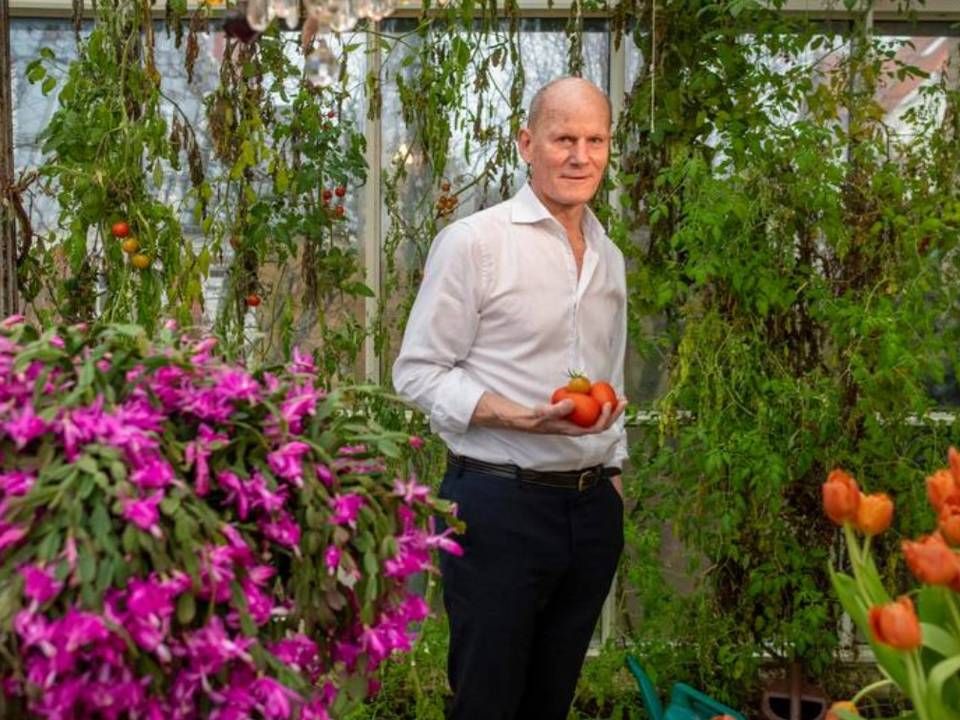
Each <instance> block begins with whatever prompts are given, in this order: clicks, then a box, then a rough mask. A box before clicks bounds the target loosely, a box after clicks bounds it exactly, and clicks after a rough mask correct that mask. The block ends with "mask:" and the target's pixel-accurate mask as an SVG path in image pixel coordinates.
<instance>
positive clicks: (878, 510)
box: [856, 493, 893, 535]
mask: <svg viewBox="0 0 960 720" xmlns="http://www.w3.org/2000/svg"><path fill="white" fill-rule="evenodd" d="M891 520H893V500H891V499H890V496H889V495H887V494H886V493H874V494H873V495H861V496H860V504H859V505H858V506H857V519H856V526H857V530H859V531H860V532H862V533H863V534H864V535H879V534H880V533H882V532H883V531H884V530H886V529H887V528H888V527H890V521H891Z"/></svg>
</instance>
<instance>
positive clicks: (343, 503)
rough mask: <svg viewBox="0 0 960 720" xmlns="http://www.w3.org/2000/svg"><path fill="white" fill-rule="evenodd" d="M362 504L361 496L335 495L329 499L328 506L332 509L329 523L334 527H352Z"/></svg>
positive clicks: (355, 494) (350, 494)
mask: <svg viewBox="0 0 960 720" xmlns="http://www.w3.org/2000/svg"><path fill="white" fill-rule="evenodd" d="M364 502H365V500H364V498H363V495H359V494H357V493H347V494H346V495H335V496H334V497H332V498H330V506H331V507H332V508H333V515H331V516H330V522H331V523H333V524H335V525H351V526H352V525H354V524H355V523H356V520H357V513H359V512H360V508H361V507H363V504H364Z"/></svg>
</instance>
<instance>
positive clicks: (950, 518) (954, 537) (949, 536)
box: [937, 498, 960, 545]
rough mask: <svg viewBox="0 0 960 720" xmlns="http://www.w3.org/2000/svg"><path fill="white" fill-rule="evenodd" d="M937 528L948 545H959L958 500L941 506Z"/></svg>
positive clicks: (959, 501)
mask: <svg viewBox="0 0 960 720" xmlns="http://www.w3.org/2000/svg"><path fill="white" fill-rule="evenodd" d="M937 526H938V527H939V529H940V534H941V535H943V537H944V539H945V540H946V541H947V542H948V543H950V544H951V545H960V498H952V499H951V500H949V501H948V502H945V503H944V504H943V507H941V508H940V515H939V517H938V518H937Z"/></svg>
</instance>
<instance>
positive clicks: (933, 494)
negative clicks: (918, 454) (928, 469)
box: [927, 468, 960, 512]
mask: <svg viewBox="0 0 960 720" xmlns="http://www.w3.org/2000/svg"><path fill="white" fill-rule="evenodd" d="M952 497H960V492H958V484H957V481H956V480H955V479H954V477H953V474H952V473H951V472H950V471H949V470H947V469H946V468H944V469H943V470H937V471H936V472H935V473H934V474H933V475H928V476H927V499H928V500H929V501H930V504H931V505H932V506H933V509H934V510H936V511H937V512H940V509H941V508H942V507H943V504H944V503H945V502H946V501H947V500H948V499H950V498H952Z"/></svg>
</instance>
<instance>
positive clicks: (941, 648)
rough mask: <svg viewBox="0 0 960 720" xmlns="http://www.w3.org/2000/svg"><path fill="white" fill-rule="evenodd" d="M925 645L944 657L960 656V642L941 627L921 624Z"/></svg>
mask: <svg viewBox="0 0 960 720" xmlns="http://www.w3.org/2000/svg"><path fill="white" fill-rule="evenodd" d="M920 631H921V635H922V636H923V645H924V647H928V648H930V649H931V650H933V651H934V652H937V653H940V654H941V655H943V656H944V657H952V656H954V655H960V641H958V640H957V638H955V637H954V636H953V635H951V634H950V633H948V632H947V631H946V630H944V629H943V628H942V627H940V626H939V625H931V624H930V623H920Z"/></svg>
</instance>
